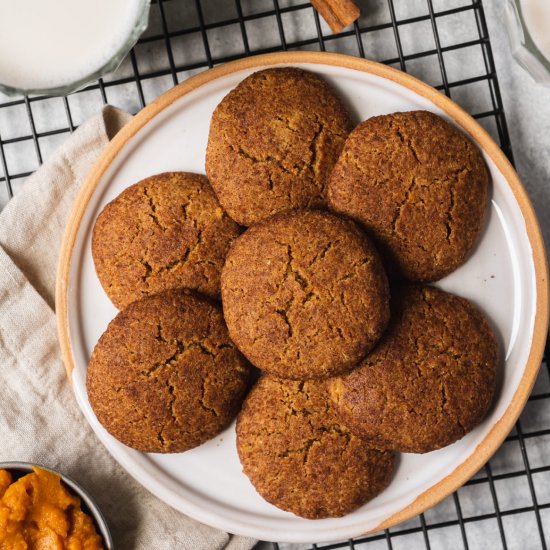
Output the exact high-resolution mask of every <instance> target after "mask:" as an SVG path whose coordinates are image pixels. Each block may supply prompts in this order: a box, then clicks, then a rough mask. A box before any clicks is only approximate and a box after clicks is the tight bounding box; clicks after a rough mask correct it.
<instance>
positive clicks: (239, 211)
mask: <svg viewBox="0 0 550 550" xmlns="http://www.w3.org/2000/svg"><path fill="white" fill-rule="evenodd" d="M350 130H351V122H350V119H349V115H348V113H347V112H346V109H345V107H344V105H343V104H342V102H341V100H340V99H339V98H338V96H337V95H336V94H335V93H334V92H333V91H332V89H331V88H330V87H329V86H328V84H327V83H326V82H325V81H324V80H323V79H322V78H320V77H319V76H317V75H315V74H313V73H311V72H308V71H304V70H302V69H296V68H291V67H284V68H276V69H266V70H264V71H259V72H257V73H254V74H252V75H250V76H249V77H248V78H245V79H244V80H243V81H242V82H241V83H240V84H239V85H238V86H237V87H236V88H235V89H234V90H232V91H231V92H230V93H229V94H228V95H226V96H225V97H224V98H223V100H222V101H221V103H220V104H219V105H218V106H217V108H216V110H215V111H214V114H213V116H212V121H211V123H210V134H209V138H208V147H207V151H206V173H207V175H208V177H209V178H210V181H211V183H212V187H213V188H214V190H215V191H216V194H217V195H218V198H219V200H220V203H221V204H222V206H223V207H224V209H225V210H226V211H227V213H228V214H229V215H230V216H231V217H232V218H233V219H234V220H235V221H237V222H238V223H240V224H242V225H251V224H252V223H255V222H258V221H260V220H262V219H264V218H267V217H269V216H271V215H273V214H275V213H277V212H281V211H283V210H290V209H292V208H309V207H313V208H315V207H319V206H322V205H324V203H325V187H326V183H327V180H328V177H329V175H330V171H331V170H332V168H333V166H334V163H335V162H336V160H337V158H338V155H339V154H340V151H341V150H342V147H343V145H344V141H345V139H346V137H347V135H348V134H349V132H350Z"/></svg>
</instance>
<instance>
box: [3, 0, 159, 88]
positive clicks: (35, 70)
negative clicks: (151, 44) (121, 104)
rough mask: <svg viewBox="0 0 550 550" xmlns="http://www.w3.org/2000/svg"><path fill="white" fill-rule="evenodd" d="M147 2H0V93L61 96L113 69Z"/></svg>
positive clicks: (135, 34)
mask: <svg viewBox="0 0 550 550" xmlns="http://www.w3.org/2000/svg"><path fill="white" fill-rule="evenodd" d="M149 7H150V0H0V91H1V92H3V93H5V94H8V95H22V94H25V95H28V94H45V95H65V94H68V93H70V92H73V91H75V90H77V89H79V88H82V87H83V86H84V85H85V84H88V83H89V82H90V81H92V80H95V79H97V78H99V77H100V76H101V75H103V74H106V73H108V72H111V71H113V70H115V69H116V68H117V67H118V66H119V65H120V63H121V61H122V60H123V59H124V57H125V56H126V54H127V53H128V52H129V51H130V49H131V48H132V47H133V46H134V44H135V43H136V42H137V39H138V38H139V36H140V35H141V33H142V32H143V31H144V30H145V29H146V28H147V23H148V18H149Z"/></svg>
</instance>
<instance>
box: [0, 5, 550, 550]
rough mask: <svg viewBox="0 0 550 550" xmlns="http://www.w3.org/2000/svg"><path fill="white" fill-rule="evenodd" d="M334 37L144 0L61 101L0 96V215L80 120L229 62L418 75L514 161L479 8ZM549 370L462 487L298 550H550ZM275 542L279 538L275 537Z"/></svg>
mask: <svg viewBox="0 0 550 550" xmlns="http://www.w3.org/2000/svg"><path fill="white" fill-rule="evenodd" d="M359 3H360V4H361V7H362V16H361V18H360V19H359V20H358V21H357V22H356V23H355V24H354V25H353V26H352V27H349V28H348V29H347V30H345V32H342V33H340V34H332V33H331V32H330V30H329V29H328V27H327V26H326V24H325V23H324V21H322V20H321V19H320V18H319V16H318V15H317V13H316V12H315V11H314V10H313V9H312V7H311V5H310V4H309V3H307V2H299V1H292V0H235V1H232V0H225V1H224V0H195V1H192V0H156V1H155V0H154V1H153V5H152V7H151V16H150V25H149V29H148V30H147V31H146V33H145V34H144V35H143V37H142V38H141V39H140V41H139V42H138V44H137V45H136V46H135V48H134V49H133V50H132V52H131V53H130V55H129V56H128V57H127V59H126V60H125V61H124V62H123V64H122V65H121V67H120V68H119V69H118V70H117V71H116V72H115V73H114V74H112V75H108V76H107V77H105V78H103V79H100V80H98V81H97V82H96V83H94V84H92V85H90V86H88V87H87V88H85V89H84V90H81V91H79V92H77V93H74V94H71V95H69V96H67V97H61V98H49V97H20V98H8V97H5V96H2V95H1V94H0V206H4V205H5V204H6V203H7V202H8V200H9V199H11V197H13V195H14V193H16V192H17V190H18V189H19V188H20V186H21V184H22V183H23V181H24V179H25V178H26V177H27V176H28V175H30V174H31V173H32V172H33V171H34V170H35V169H36V168H37V167H38V166H39V165H40V164H41V163H42V162H43V160H45V159H46V158H47V156H48V155H49V153H50V152H51V151H53V150H54V149H55V147H56V146H57V145H58V144H59V143H60V142H61V141H63V140H64V139H65V137H66V135H67V134H68V133H70V132H72V131H73V130H74V129H75V128H76V127H77V126H78V125H79V124H80V123H81V122H82V121H83V120H85V119H86V118H87V117H88V116H89V115H91V114H92V113H94V112H97V111H98V110H99V109H100V107H101V106H102V105H104V104H107V103H110V104H114V105H117V106H119V107H122V108H124V109H126V110H129V111H132V112H135V111H137V110H139V109H140V108H141V107H143V106H144V105H145V104H146V103H148V102H150V101H151V100H153V99H154V98H155V97H156V96H158V95H159V94H160V93H162V92H163V91H165V90H166V89H168V88H169V87H171V86H172V85H174V84H176V83H178V82H180V81H181V80H183V79H185V78H187V77H188V76H189V75H192V74H194V73H196V72H199V71H201V70H204V69H206V68H208V67H212V66H214V65H216V64H219V63H223V62H226V61H231V60H233V59H237V58H239V57H243V56H248V55H254V54H260V53H266V52H273V51H280V50H294V49H310V50H327V51H337V52H342V53H348V54H351V55H356V56H361V57H368V58H371V59H375V60H377V61H381V62H383V63H386V64H388V65H392V66H394V67H397V68H399V69H401V70H404V71H407V72H410V73H412V74H414V75H415V76H418V77H420V78H421V79H423V80H425V81H426V82H428V83H429V84H431V85H433V86H434V87H435V88H437V89H439V90H441V91H442V92H443V93H445V94H446V95H448V96H450V97H451V98H452V99H453V100H455V101H456V102H458V103H459V104H461V105H462V106H463V107H464V108H465V109H466V110H468V111H469V112H470V113H471V114H472V115H473V116H474V117H475V118H476V119H477V120H478V121H479V122H480V124H482V125H483V126H484V127H485V128H486V129H487V130H488V131H489V132H490V133H491V134H492V136H493V137H494V138H495V139H496V140H497V142H498V143H499V144H500V146H501V148H502V149H503V151H504V152H505V154H506V155H507V156H508V158H509V159H510V160H513V157H512V150H511V147H510V138H509V135H508V131H507V127H506V118H505V114H504V110H503V105H502V100H501V95H500V91H499V85H498V79H497V74H496V70H495V64H494V60H493V54H492V51H491V43H490V40H489V34H488V31H487V24H486V20H485V13H484V9H483V5H482V2H481V1H480V0H364V1H362V2H359ZM549 404H550V369H549V368H548V365H547V364H546V361H544V363H543V365H542V368H541V371H540V375H539V377H538V380H537V383H536V385H535V389H534V391H533V395H532V396H531V398H530V399H529V403H528V404H527V407H526V409H525V411H524V413H523V414H522V417H521V419H520V421H519V422H518V423H517V425H516V427H515V429H514V430H513V432H512V433H511V434H510V436H509V437H508V438H507V439H506V441H505V443H504V444H503V445H502V447H501V449H500V450H499V451H498V452H497V454H496V455H495V456H494V457H493V458H492V459H491V461H490V462H489V463H488V464H487V465H486V466H485V467H484V468H483V469H482V470H481V471H480V472H478V474H477V475H476V476H474V478H473V479H471V480H470V481H469V482H468V483H467V484H466V485H465V486H464V487H462V488H461V489H459V490H458V491H457V492H456V493H455V494H453V495H452V496H450V497H448V498H447V499H445V500H444V501H442V502H441V503H440V504H438V505H437V506H435V507H434V508H432V509H430V510H428V511H427V512H425V513H424V514H421V515H420V516H418V517H417V518H415V519H413V520H411V521H409V522H407V523H405V524H402V525H400V526H396V527H394V528H391V529H389V530H386V531H384V532H381V533H378V534H374V535H370V536H365V537H361V538H358V539H356V540H354V541H351V540H350V541H344V542H341V543H331V544H317V545H315V544H313V545H290V544H284V543H279V544H277V543H264V544H263V546H262V547H263V548H273V550H275V549H279V550H295V549H300V550H302V549H303V550H305V549H323V550H336V549H342V548H347V549H352V550H359V549H363V548H368V549H371V548H372V549H377V548H378V549H382V548H385V549H389V550H393V549H396V550H398V549H402V548H406V549H416V548H426V549H430V550H431V549H436V548H441V549H455V548H456V549H458V548H464V549H467V550H470V549H498V548H504V549H514V548H517V549H522V550H523V549H535V548H537V549H538V548H543V549H546V548H547V545H548V544H550V407H549ZM281 536H284V534H283V533H282V534H281Z"/></svg>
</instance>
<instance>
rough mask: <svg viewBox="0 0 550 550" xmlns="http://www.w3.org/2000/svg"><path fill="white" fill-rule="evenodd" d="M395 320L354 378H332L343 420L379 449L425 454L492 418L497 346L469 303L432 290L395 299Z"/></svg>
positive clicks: (405, 291)
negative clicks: (380, 447) (488, 417)
mask: <svg viewBox="0 0 550 550" xmlns="http://www.w3.org/2000/svg"><path fill="white" fill-rule="evenodd" d="M392 310H394V311H392V313H393V316H392V321H391V322H390V326H389V328H388V330H387V331H386V333H385V334H384V336H383V337H382V339H381V341H380V343H379V344H378V346H377V347H376V348H375V350H374V351H373V352H372V353H371V354H370V355H368V356H367V357H366V358H365V360H364V361H363V362H362V363H361V364H360V366H359V367H358V368H357V369H355V370H354V371H353V372H351V373H350V374H348V375H346V376H343V377H340V378H335V379H332V380H331V382H330V391H331V396H332V398H333V400H334V401H335V403H336V404H337V408H338V412H339V414H340V417H341V418H342V421H343V422H345V423H346V424H347V425H348V426H349V427H350V429H351V430H352V431H354V432H355V433H357V434H359V435H361V436H363V437H366V438H368V439H369V440H371V441H373V442H374V443H375V444H378V445H382V446H385V447H387V448H390V449H394V450H397V451H402V452H411V453H425V452H429V451H433V450H435V449H439V448H441V447H445V446H446V445H450V444H451V443H454V442H455V441H457V440H458V439H460V438H462V437H463V436H464V435H465V434H467V433H468V432H469V431H471V430H472V429H473V428H474V427H475V426H477V425H478V424H479V423H480V422H481V421H482V420H483V418H484V417H485V415H486V414H487V411H488V409H489V407H490V405H491V402H492V399H493V394H494V391H495V385H496V368H497V363H498V347H497V343H496V339H495V336H494V334H493V332H492V330H491V328H490V327H489V324H488V323H487V321H486V319H485V317H484V316H483V315H482V314H481V312H480V311H479V310H478V309H477V308H476V307H474V306H473V305H472V304H471V303H470V302H469V301H468V300H466V299H464V298H460V297H459V296H455V295H452V294H449V293H447V292H443V291H441V290H437V289H435V288H432V287H428V286H408V287H403V288H401V289H399V290H398V291H397V292H394V293H393V294H392Z"/></svg>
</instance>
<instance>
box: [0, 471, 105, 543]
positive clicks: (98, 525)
mask: <svg viewBox="0 0 550 550" xmlns="http://www.w3.org/2000/svg"><path fill="white" fill-rule="evenodd" d="M4 549H6V550H7V549H10V550H11V549H17V550H42V549H48V550H50V549H52V550H112V549H113V541H112V538H111V535H110V533H109V529H108V527H107V522H106V521H105V518H104V517H103V515H102V514H101V512H100V510H99V508H98V507H97V504H96V503H95V502H94V501H93V500H92V498H91V497H90V495H88V493H87V492H86V491H84V489H82V487H80V486H79V485H78V484H77V483H75V482H74V481H73V480H72V479H70V478H68V477H67V476H65V475H61V474H59V473H57V472H55V471H54V470H51V469H49V468H45V467H43V466H37V465H36V464H30V463H27V462H3V463H0V550H4Z"/></svg>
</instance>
